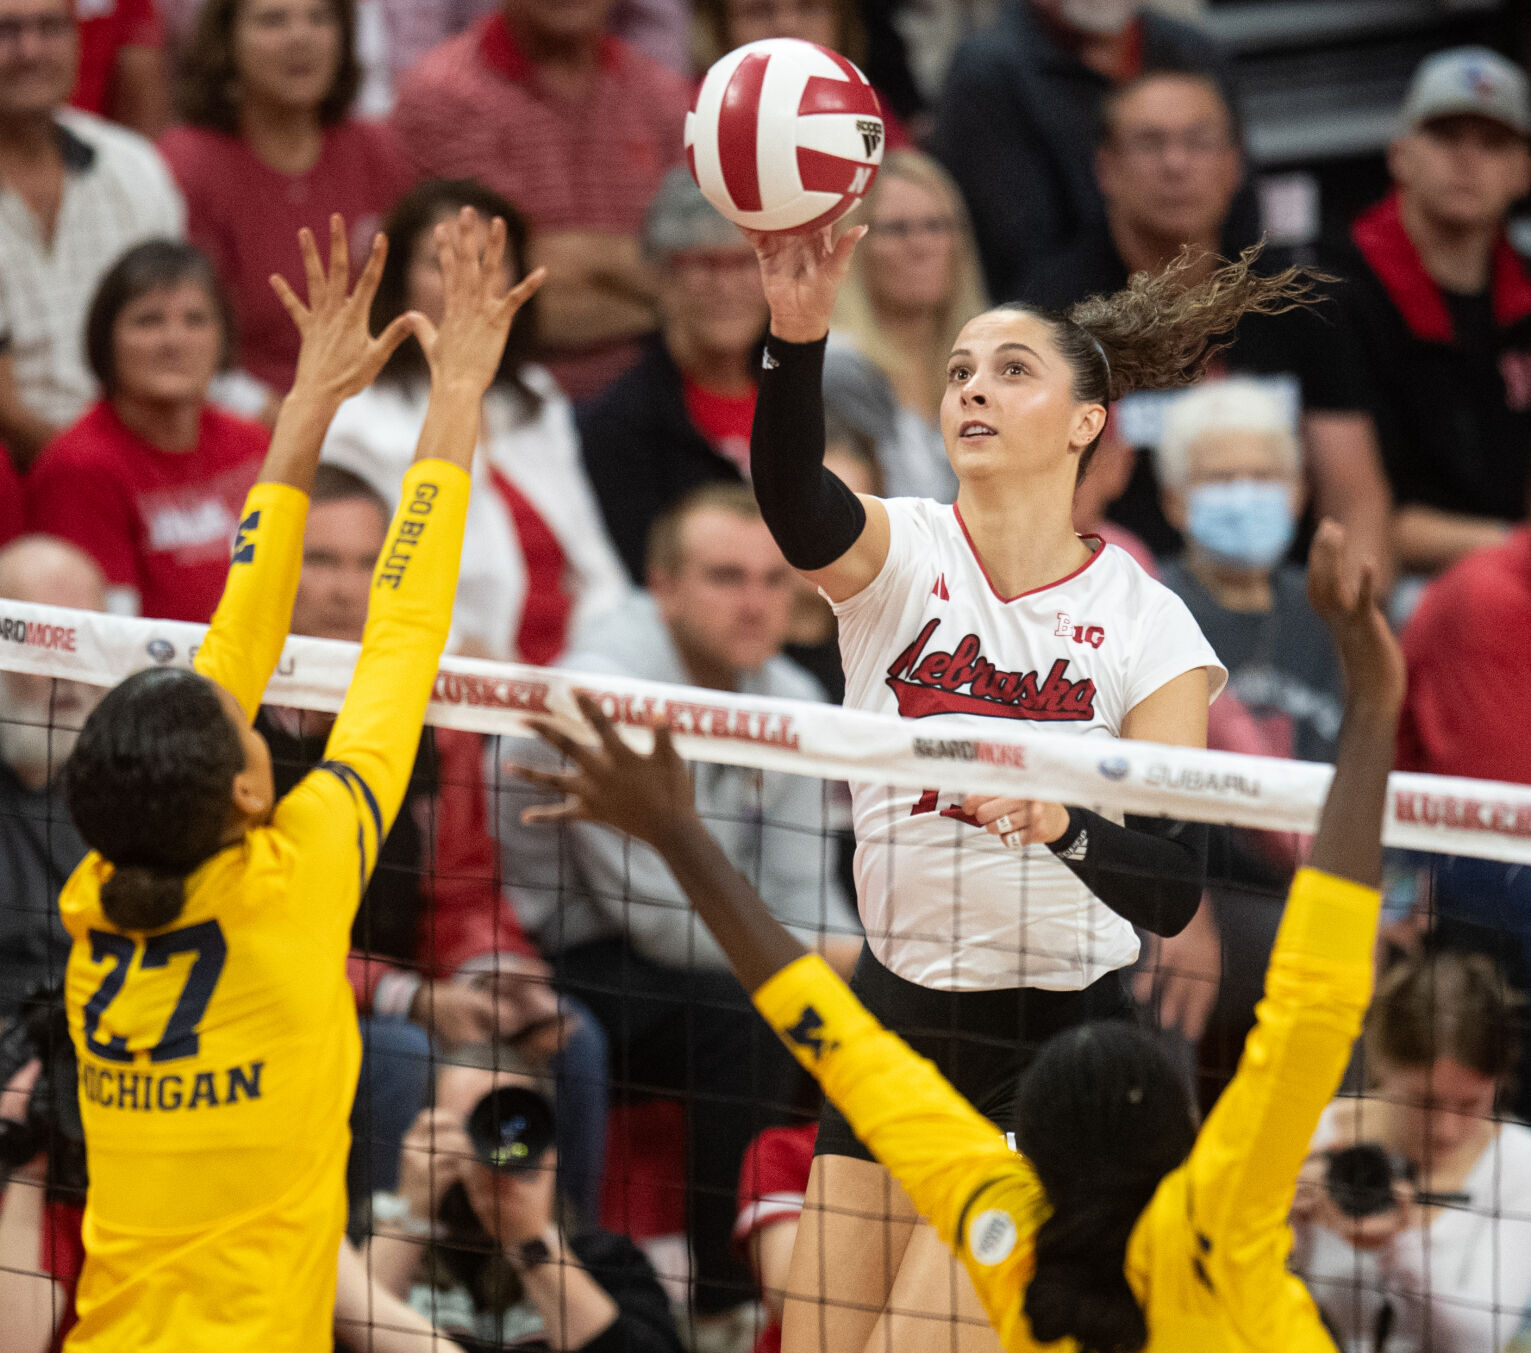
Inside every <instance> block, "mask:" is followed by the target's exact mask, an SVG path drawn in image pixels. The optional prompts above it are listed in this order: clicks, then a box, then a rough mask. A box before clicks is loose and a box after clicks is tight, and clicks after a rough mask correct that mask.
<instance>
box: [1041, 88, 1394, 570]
mask: <svg viewBox="0 0 1531 1353" xmlns="http://www.w3.org/2000/svg"><path fill="white" fill-rule="evenodd" d="M1103 115H1104V119H1105V124H1104V125H1105V136H1104V139H1103V140H1102V142H1101V146H1100V150H1099V153H1098V155H1097V157H1096V168H1097V175H1098V178H1099V182H1100V188H1101V193H1102V195H1103V199H1104V201H1105V207H1106V218H1107V220H1106V227H1105V229H1104V230H1099V231H1095V232H1092V233H1088V234H1085V235H1084V236H1082V237H1081V238H1080V239H1079V240H1077V241H1075V242H1074V243H1072V244H1071V245H1070V246H1069V247H1068V248H1066V249H1064V250H1061V251H1060V252H1058V253H1057V254H1055V255H1052V256H1049V257H1048V259H1047V260H1046V266H1045V267H1044V269H1043V270H1042V271H1041V272H1039V274H1038V275H1037V277H1036V278H1035V279H1034V281H1033V282H1032V283H1031V284H1030V285H1029V286H1028V288H1027V299H1028V300H1030V301H1032V302H1034V303H1037V304H1040V305H1042V306H1043V307H1045V308H1048V309H1063V308H1066V307H1067V306H1068V305H1070V304H1072V303H1073V302H1075V301H1077V300H1081V299H1083V298H1084V297H1085V296H1089V295H1094V294H1098V293H1108V292H1113V291H1116V290H1117V289H1118V288H1120V287H1123V286H1125V285H1126V283H1127V279H1128V277H1129V276H1130V275H1131V274H1132V273H1135V272H1145V271H1146V272H1157V271H1159V270H1160V269H1162V268H1163V267H1165V266H1166V265H1167V264H1169V263H1170V262H1172V261H1173V260H1174V259H1175V258H1176V256H1177V255H1178V254H1179V253H1180V250H1181V249H1182V247H1184V246H1185V245H1190V246H1191V247H1192V248H1193V249H1194V250H1197V251H1201V252H1202V254H1203V257H1202V258H1201V259H1200V260H1199V261H1197V262H1196V263H1195V264H1193V266H1192V268H1191V269H1190V270H1189V271H1188V273H1187V277H1188V279H1189V278H1194V277H1197V276H1200V275H1202V274H1203V273H1204V272H1206V271H1208V270H1210V269H1211V268H1212V267H1214V266H1215V264H1216V259H1215V255H1216V254H1217V253H1218V252H1219V250H1220V249H1221V248H1222V246H1223V242H1224V238H1225V236H1226V235H1227V234H1228V233H1229V230H1230V226H1229V221H1230V212H1231V211H1232V208H1233V201H1234V195H1235V193H1236V192H1237V190H1238V185H1239V181H1240V178H1241V175H1242V162H1243V157H1242V155H1241V153H1240V151H1239V146H1238V139H1237V137H1236V135H1235V124H1234V116H1233V111H1232V110H1231V109H1230V108H1229V106H1228V104H1227V102H1226V100H1225V99H1224V97H1223V94H1222V93H1221V92H1220V90H1219V88H1218V86H1217V84H1216V83H1215V82H1214V81H1213V80H1211V79H1210V78H1208V77H1206V76H1202V75H1186V74H1182V73H1175V72H1164V71H1160V72H1156V73H1150V74H1147V75H1144V76H1142V77H1141V78H1140V79H1138V80H1135V81H1133V82H1132V83H1130V84H1128V85H1127V86H1126V87H1125V88H1123V89H1121V90H1119V91H1118V92H1116V93H1114V94H1112V95H1110V96H1109V97H1108V98H1107V99H1106V101H1105V104H1104V109H1103ZM1286 261H1287V260H1285V259H1280V258H1277V257H1275V256H1274V254H1272V253H1270V252H1267V255H1266V257H1265V258H1264V259H1263V260H1262V265H1261V266H1262V267H1264V268H1267V269H1272V270H1274V269H1276V268H1278V267H1280V266H1281V264H1282V263H1284V262H1286ZM1230 338H1231V339H1232V346H1231V347H1230V348H1229V349H1228V350H1227V351H1226V352H1224V353H1222V354H1221V355H1220V357H1218V358H1217V359H1215V362H1214V367H1213V370H1214V373H1216V372H1219V371H1222V372H1226V371H1230V370H1231V371H1239V372H1250V373H1258V374H1260V375H1262V376H1266V377H1268V378H1270V379H1271V381H1272V382H1273V384H1281V385H1284V386H1286V387H1287V388H1288V389H1289V390H1290V391H1291V394H1292V397H1293V399H1294V402H1296V403H1297V404H1299V405H1300V407H1301V410H1302V415H1303V417H1302V433H1303V440H1304V443H1305V459H1306V470H1307V476H1308V481H1309V483H1310V485H1311V486H1312V493H1313V507H1314V511H1315V512H1316V514H1317V515H1319V516H1321V517H1333V518H1335V519H1336V520H1337V521H1339V522H1341V523H1342V524H1343V525H1344V526H1345V528H1346V532H1347V534H1348V535H1349V537H1350V539H1351V541H1352V542H1353V544H1354V545H1355V546H1356V548H1357V549H1359V550H1361V551H1363V552H1365V553H1367V554H1370V555H1371V556H1372V557H1373V558H1376V559H1381V560H1385V559H1386V558H1387V556H1388V552H1387V513H1388V498H1387V486H1386V482H1385V480H1384V478H1383V474H1382V467H1381V462H1380V459H1379V457H1378V453H1377V445H1376V434H1375V430H1374V428H1373V426H1372V421H1371V418H1370V417H1369V416H1368V414H1367V412H1366V406H1365V403H1364V397H1363V394H1362V392H1360V391H1358V390H1357V389H1356V388H1355V387H1356V382H1355V380H1354V375H1355V358H1354V357H1353V355H1352V354H1351V353H1350V351H1349V347H1348V344H1347V343H1346V342H1345V339H1344V337H1343V336H1342V335H1341V334H1340V333H1338V332H1337V328H1336V325H1335V324H1334V323H1333V321H1332V318H1331V317H1330V316H1328V315H1326V314H1324V313H1322V312H1320V313H1317V314H1315V313H1312V312H1310V311H1307V310H1294V311H1291V312H1289V313H1287V314H1284V315H1249V316H1246V317H1245V318H1244V319H1243V320H1241V321H1240V323H1239V325H1238V327H1237V328H1236V329H1235V330H1234V331H1233V333H1232V334H1231V335H1230ZM1169 398H1171V396H1163V395H1160V396H1153V395H1149V396H1142V395H1139V396H1132V397H1130V398H1129V399H1127V400H1124V401H1122V403H1121V404H1120V405H1118V407H1117V410H1116V414H1117V417H1118V420H1119V422H1120V425H1121V427H1122V430H1123V435H1124V436H1125V437H1127V438H1129V439H1130V440H1132V441H1133V442H1134V443H1135V444H1142V443H1141V442H1139V440H1138V439H1139V437H1143V438H1144V440H1147V441H1157V440H1158V437H1157V433H1158V426H1156V424H1162V418H1163V409H1164V408H1165V406H1166V401H1167V400H1168V399H1169ZM1113 516H1115V517H1116V519H1117V520H1119V521H1121V522H1122V523H1123V524H1124V525H1126V526H1127V527H1128V528H1129V529H1130V530H1132V531H1134V532H1135V533H1136V534H1138V535H1139V536H1141V537H1142V538H1143V539H1144V540H1145V541H1146V542H1147V543H1148V545H1149V546H1150V547H1151V548H1152V549H1153V550H1154V552H1155V554H1159V555H1168V554H1173V553H1175V551H1176V550H1177V548H1178V546H1179V544H1180V541H1179V537H1178V535H1177V533H1176V532H1175V531H1174V530H1173V529H1172V528H1170V527H1169V525H1168V523H1167V522H1166V521H1165V519H1164V516H1163V513H1162V511H1161V509H1160V504H1159V501H1158V492H1157V485H1156V483H1155V479H1154V469H1153V465H1152V462H1151V461H1149V460H1148V459H1146V458H1144V459H1143V460H1141V461H1140V462H1139V464H1138V466H1137V468H1136V471H1135V474H1134V478H1133V480H1132V482H1131V484H1130V485H1129V487H1128V490H1127V495H1126V497H1125V499H1124V500H1123V501H1122V502H1121V503H1119V504H1118V505H1117V506H1116V508H1115V509H1114V511H1113Z"/></svg>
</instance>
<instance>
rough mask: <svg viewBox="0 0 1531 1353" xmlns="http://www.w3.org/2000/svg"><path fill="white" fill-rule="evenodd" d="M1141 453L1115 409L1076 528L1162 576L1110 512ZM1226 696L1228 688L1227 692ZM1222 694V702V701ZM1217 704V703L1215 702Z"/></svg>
mask: <svg viewBox="0 0 1531 1353" xmlns="http://www.w3.org/2000/svg"><path fill="white" fill-rule="evenodd" d="M1137 456H1138V453H1137V452H1136V451H1135V450H1134V449H1133V448H1132V447H1130V446H1128V445H1127V443H1126V442H1124V441H1123V440H1122V434H1121V427H1120V425H1119V423H1118V421H1117V417H1116V413H1115V410H1112V411H1111V412H1110V413H1109V414H1108V415H1107V417H1106V429H1105V431H1104V432H1103V433H1101V438H1100V445H1099V446H1097V447H1096V448H1095V455H1094V456H1093V457H1092V458H1091V460H1090V463H1089V465H1088V466H1086V467H1085V473H1084V474H1083V475H1081V476H1080V477H1079V482H1078V484H1076V485H1075V487H1074V530H1075V531H1077V532H1078V533H1079V534H1080V535H1082V536H1099V537H1100V538H1101V539H1102V540H1104V541H1105V542H1106V544H1108V545H1117V546H1120V547H1121V548H1122V549H1124V550H1126V551H1127V553H1128V554H1130V555H1131V556H1132V557H1133V558H1134V559H1135V560H1136V561H1137V564H1138V567H1139V568H1141V569H1142V570H1143V571H1144V572H1145V573H1147V574H1148V576H1149V577H1150V578H1157V577H1158V576H1159V561H1158V560H1157V559H1155V558H1154V552H1153V551H1152V550H1150V549H1149V548H1148V546H1147V545H1146V544H1145V543H1144V542H1143V540H1142V539H1141V538H1140V537H1139V536H1137V535H1136V534H1134V533H1133V532H1132V531H1129V530H1128V529H1127V528H1126V527H1125V526H1120V525H1118V524H1117V523H1116V522H1114V521H1112V520H1111V519H1110V518H1109V517H1107V516H1106V509H1107V508H1109V507H1110V506H1111V504H1112V503H1114V502H1116V500H1117V499H1118V498H1120V497H1121V496H1122V494H1123V493H1125V492H1126V491H1127V486H1128V484H1130V483H1131V482H1132V472H1133V470H1134V468H1135V467H1136V465H1137ZM1225 697H1226V692H1225ZM1225 697H1220V699H1219V703H1221V702H1222V698H1225ZM1213 708H1214V709H1215V708H1216V705H1214V706H1213Z"/></svg>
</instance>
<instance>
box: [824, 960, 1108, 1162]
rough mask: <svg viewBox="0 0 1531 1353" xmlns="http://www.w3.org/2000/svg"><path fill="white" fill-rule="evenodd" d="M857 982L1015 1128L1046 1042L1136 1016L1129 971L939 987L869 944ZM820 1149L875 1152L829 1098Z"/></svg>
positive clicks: (969, 1095)
mask: <svg viewBox="0 0 1531 1353" xmlns="http://www.w3.org/2000/svg"><path fill="white" fill-rule="evenodd" d="M851 990H852V991H854V992H855V993H856V995H857V996H858V997H860V999H861V1002H862V1004H863V1005H865V1006H866V1008H867V1009H868V1010H870V1011H871V1012H872V1014H874V1015H876V1016H877V1018H878V1020H879V1021H881V1023H882V1025H883V1027H884V1028H887V1029H891V1030H892V1031H893V1032H894V1033H896V1034H898V1035H899V1036H900V1037H901V1038H902V1039H903V1040H904V1041H905V1042H906V1043H908V1044H909V1046H910V1047H911V1048H913V1049H914V1050H915V1051H916V1052H917V1053H919V1054H920V1056H922V1057H928V1058H929V1059H930V1060H931V1061H932V1062H934V1063H935V1064H936V1066H937V1067H938V1068H939V1069H940V1071H941V1074H942V1075H943V1076H945V1077H946V1079H947V1080H949V1081H950V1082H951V1083H952V1084H953V1085H954V1086H955V1087H956V1088H957V1092H958V1094H960V1095H961V1096H962V1097H963V1098H964V1099H966V1100H967V1101H968V1103H969V1104H971V1105H972V1106H973V1107H974V1108H975V1109H977V1110H978V1112H979V1113H981V1114H983V1116H984V1117H985V1118H987V1119H989V1120H990V1121H991V1122H993V1123H994V1124H996V1125H997V1126H998V1127H999V1128H1000V1129H1001V1130H1002V1131H1005V1132H1009V1131H1011V1130H1012V1129H1013V1128H1014V1126H1015V1123H1014V1118H1015V1090H1016V1083H1017V1082H1018V1081H1019V1080H1020V1076H1021V1072H1022V1071H1024V1070H1025V1069H1026V1066H1027V1064H1028V1063H1029V1062H1030V1061H1031V1058H1032V1055H1033V1054H1034V1053H1035V1052H1036V1050H1037V1048H1039V1047H1040V1046H1041V1045H1042V1044H1043V1043H1045V1042H1046V1041H1047V1040H1048V1039H1049V1038H1051V1037H1052V1036H1053V1035H1054V1034H1055V1033H1058V1032H1060V1031H1061V1030H1063V1029H1070V1028H1073V1027H1074V1025H1076V1024H1084V1023H1086V1022H1087V1021H1089V1020H1096V1019H1132V1018H1134V1017H1135V1015H1134V1010H1133V1005H1132V1001H1131V1000H1130V999H1129V997H1128V995H1127V987H1126V975H1125V973H1123V972H1108V973H1107V974H1106V975H1105V976H1104V977H1102V978H1099V979H1098V980H1096V981H1095V982H1094V983H1092V984H1091V985H1090V986H1087V987H1086V988H1085V989H1084V990H1083V991H1041V990H1039V989H1037V988H1035V987H1010V988H1007V989H1005V990H1002V991H933V990H931V989H930V988H929V987H922V986H919V985H918V984H917V983H914V982H909V981H905V979H904V978H902V977H899V976H898V975H897V974H896V973H892V972H890V971H889V970H888V969H887V968H885V967H883V965H882V964H881V963H879V962H878V961H877V960H876V959H875V958H874V957H873V956H872V951H871V950H870V949H868V948H866V947H865V946H863V947H862V950H861V957H860V958H859V959H857V960H856V971H855V973H854V975H853V976H852V977H851ZM813 1153H814V1155H816V1156H850V1157H852V1158H853V1159H855V1160H873V1159H874V1157H873V1155H872V1153H871V1152H870V1151H868V1150H867V1149H866V1147H864V1146H863V1145H862V1144H861V1142H860V1141H859V1140H858V1139H857V1137H856V1134H855V1133H854V1132H852V1131H851V1127H850V1124H849V1123H847V1122H846V1121H845V1118H844V1116H843V1115H842V1114H841V1113H840V1111H839V1110H838V1109H837V1108H835V1106H834V1105H833V1104H831V1103H830V1102H829V1101H828V1100H825V1102H824V1108H823V1110H822V1112H821V1113H820V1114H819V1139H818V1142H817V1144H816V1145H815V1146H814V1151H813Z"/></svg>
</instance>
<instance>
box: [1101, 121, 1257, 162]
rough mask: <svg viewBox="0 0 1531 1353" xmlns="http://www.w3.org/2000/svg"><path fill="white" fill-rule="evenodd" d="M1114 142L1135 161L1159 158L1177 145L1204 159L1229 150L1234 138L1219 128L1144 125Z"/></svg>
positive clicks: (1189, 153)
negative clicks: (1180, 129)
mask: <svg viewBox="0 0 1531 1353" xmlns="http://www.w3.org/2000/svg"><path fill="white" fill-rule="evenodd" d="M1115 145H1116V148H1117V150H1118V151H1120V152H1121V153H1122V154H1123V155H1126V156H1129V157H1130V158H1132V159H1135V160H1162V159H1163V158H1164V157H1165V155H1166V154H1167V153H1168V152H1169V151H1171V150H1173V149H1175V148H1176V147H1178V148H1179V149H1181V150H1183V151H1184V152H1185V153H1186V154H1187V155H1191V156H1195V157H1196V158H1198V159H1205V158H1210V157H1211V156H1213V155H1221V154H1222V153H1223V152H1224V151H1227V150H1231V149H1232V148H1233V141H1232V138H1230V137H1229V135H1228V133H1227V132H1225V131H1224V130H1222V128H1220V127H1189V128H1187V129H1186V130H1185V131H1183V132H1172V131H1166V130H1164V129H1163V128H1160V127H1144V128H1142V129H1141V130H1138V131H1130V132H1123V133H1122V134H1121V135H1120V136H1118V137H1117V138H1116V141H1115Z"/></svg>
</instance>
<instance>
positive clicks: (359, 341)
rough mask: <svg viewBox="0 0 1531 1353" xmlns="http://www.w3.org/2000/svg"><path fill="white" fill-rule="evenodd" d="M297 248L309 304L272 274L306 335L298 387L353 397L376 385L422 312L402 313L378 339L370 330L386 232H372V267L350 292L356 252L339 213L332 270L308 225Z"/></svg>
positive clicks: (300, 233) (337, 398) (334, 228)
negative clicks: (299, 251) (327, 266)
mask: <svg viewBox="0 0 1531 1353" xmlns="http://www.w3.org/2000/svg"><path fill="white" fill-rule="evenodd" d="M298 248H299V249H300V250H301V251H302V253H303V271H304V274H305V275H306V276H307V278H308V304H307V305H304V304H303V302H302V301H300V300H299V299H298V298H297V295H296V294H295V293H294V291H293V289H292V288H291V287H290V286H288V285H287V283H286V281H285V280H284V279H283V278H281V277H279V276H277V275H276V274H275V273H273V274H272V276H271V289H272V290H273V291H275V292H276V294H277V298H278V299H279V300H280V301H281V302H282V304H283V306H285V307H286V309H287V313H288V314H289V315H291V316H292V322H293V323H294V324H296V325H297V326H298V332H299V333H300V334H301V335H302V336H303V345H302V347H301V348H300V349H299V351H298V369H297V375H296V377H295V378H294V381H293V388H294V389H295V390H296V389H298V388H300V387H301V388H306V389H311V390H315V391H317V392H319V393H321V394H322V395H324V396H326V397H327V398H329V399H331V400H334V401H336V402H339V401H341V400H345V399H349V398H350V397H351V396H352V395H354V394H356V393H357V392H358V391H361V390H365V389H366V388H367V386H369V385H371V384H372V382H373V381H374V380H375V379H376V378H377V373H378V372H379V371H381V370H382V369H383V363H384V362H386V361H387V360H388V359H389V357H391V356H392V355H393V350H394V349H395V348H396V347H398V346H399V344H400V343H402V342H403V341H404V339H405V338H406V337H408V335H409V333H410V331H411V330H412V329H413V328H414V327H415V321H416V320H417V319H419V316H418V315H414V316H412V315H410V314H407V313H406V314H403V315H400V316H399V317H398V318H397V319H396V320H394V321H393V323H392V324H390V325H389V326H388V327H387V328H386V329H384V330H383V332H382V333H380V334H379V335H378V336H377V337H376V338H373V337H372V334H371V332H370V331H369V330H368V327H367V317H368V315H369V314H370V313H371V310H372V298H373V296H374V295H376V293H377V284H378V282H379V280H380V279H381V278H382V276H383V260H384V259H385V258H387V257H388V241H387V239H386V238H385V237H384V236H383V235H381V234H379V235H374V236H373V237H372V253H371V254H370V255H369V256H368V258H367V266H366V267H365V268H363V269H362V274H361V277H360V278H358V279H357V283H356V286H355V289H354V290H350V291H349V294H348V288H349V287H350V282H351V253H350V248H349V247H348V246H347V244H346V223H345V221H344V220H343V219H342V218H341V216H340V215H339V213H336V214H335V215H333V216H331V217H330V268H329V272H328V273H327V274H326V272H325V270H324V265H323V264H322V263H321V262H320V261H319V246H318V245H317V244H315V243H314V236H313V232H312V231H311V230H309V229H308V227H307V226H304V227H303V229H302V230H300V231H298Z"/></svg>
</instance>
